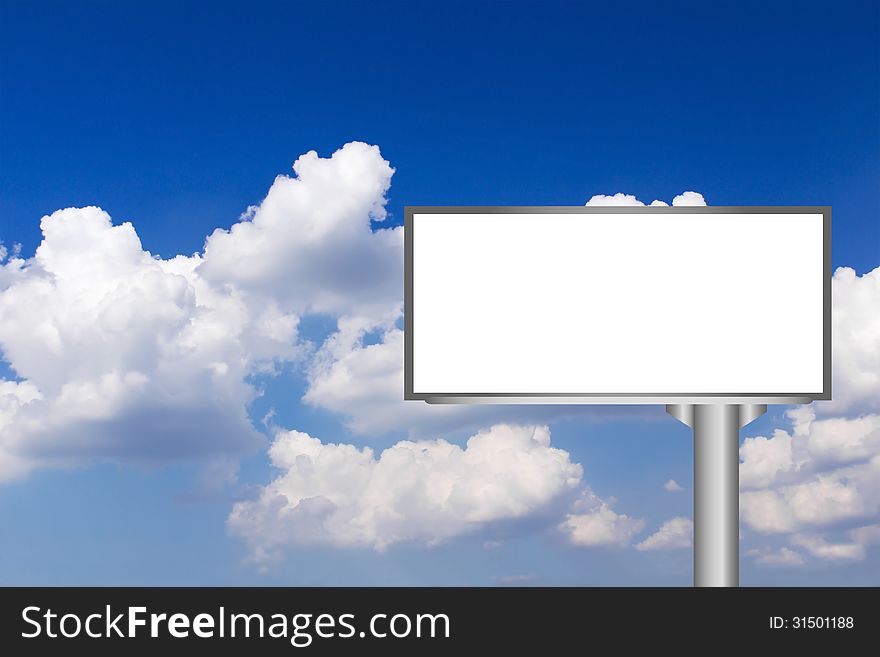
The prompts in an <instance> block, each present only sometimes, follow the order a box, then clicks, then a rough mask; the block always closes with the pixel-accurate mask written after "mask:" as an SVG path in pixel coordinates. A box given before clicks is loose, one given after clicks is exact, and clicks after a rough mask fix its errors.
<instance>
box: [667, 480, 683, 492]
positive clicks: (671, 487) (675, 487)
mask: <svg viewBox="0 0 880 657" xmlns="http://www.w3.org/2000/svg"><path fill="white" fill-rule="evenodd" d="M663 490H665V491H666V492H667V493H678V492H679V491H683V490H684V488H682V487H681V485H680V484H679V483H678V482H677V481H676V480H675V479H670V480H669V481H667V482H666V483H665V484H663Z"/></svg>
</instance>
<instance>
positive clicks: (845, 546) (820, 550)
mask: <svg viewBox="0 0 880 657" xmlns="http://www.w3.org/2000/svg"><path fill="white" fill-rule="evenodd" d="M791 542H792V544H793V545H796V546H798V547H802V548H804V549H805V550H806V551H807V552H809V553H810V554H811V555H813V556H814V557H818V558H819V559H825V560H827V561H861V560H862V559H864V558H865V546H864V545H862V544H860V543H829V542H828V541H826V540H825V539H824V538H823V537H821V536H814V535H801V534H798V535H795V536H793V537H792V539H791Z"/></svg>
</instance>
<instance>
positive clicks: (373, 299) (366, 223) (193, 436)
mask: <svg viewBox="0 0 880 657" xmlns="http://www.w3.org/2000/svg"><path fill="white" fill-rule="evenodd" d="M294 172H295V174H296V176H295V177H289V176H279V177H278V178H277V179H276V180H275V183H274V184H273V185H272V187H271V189H270V190H269V192H268V194H267V196H266V198H265V200H264V201H263V202H262V203H261V204H260V205H259V206H256V207H254V208H252V209H251V210H250V211H249V212H248V213H247V215H246V216H245V217H244V218H243V219H242V220H241V221H239V222H238V223H236V224H235V225H233V227H232V228H231V230H229V231H222V230H218V231H215V232H214V233H213V234H212V235H211V236H210V237H209V238H208V239H207V242H206V245H205V250H204V253H203V254H195V255H192V256H177V257H175V258H170V259H161V258H157V257H154V256H152V255H151V254H150V253H149V252H148V251H146V250H145V249H144V248H143V247H142V245H141V242H140V239H139V238H138V235H137V233H136V231H135V229H134V227H133V226H132V224H130V223H122V224H119V225H114V224H113V222H112V221H111V218H110V216H109V215H108V214H107V213H106V212H104V211H103V210H101V209H100V208H97V207H85V208H68V209H65V210H59V211H57V212H55V213H53V214H51V215H49V216H46V217H43V219H42V220H41V230H42V233H43V238H42V242H41V243H40V245H39V247H38V248H37V250H36V253H35V254H34V256H33V257H31V258H28V259H23V258H21V257H19V254H18V252H17V250H13V254H12V257H11V258H9V259H8V260H7V261H6V262H5V263H3V264H2V265H0V348H2V353H3V357H4V359H5V360H6V361H8V363H9V365H10V366H11V369H12V370H13V372H14V373H15V375H16V379H14V380H4V381H2V386H3V387H2V390H0V479H10V478H14V477H16V476H23V475H25V474H26V473H27V472H28V471H29V470H30V469H32V468H33V467H36V466H40V465H67V464H77V463H82V462H86V461H91V460H106V459H112V460H117V461H140V462H143V461H152V462H167V461H169V460H175V459H180V458H197V459H203V458H215V457H218V456H222V455H225V454H240V453H241V452H243V451H246V450H248V449H251V448H253V447H254V446H256V445H258V444H260V443H261V441H262V437H261V436H260V435H259V434H258V433H257V432H256V431H255V430H254V428H253V426H252V424H251V421H250V419H249V418H248V415H247V406H248V404H249V403H250V402H251V401H252V400H253V399H254V397H255V396H256V395H257V394H259V393H258V390H257V389H256V388H255V387H254V385H253V384H252V383H250V382H249V381H250V377H251V376H252V375H254V374H257V373H272V372H274V371H275V369H276V368H277V366H278V364H279V363H281V362H284V361H290V360H292V359H295V358H297V357H298V355H300V354H301V353H302V345H301V344H300V343H299V341H298V326H299V322H300V319H301V317H302V316H303V314H307V313H321V314H330V315H331V316H337V317H344V316H382V315H383V314H384V313H387V312H388V311H389V308H391V309H393V308H394V307H395V306H399V303H400V301H399V299H400V287H401V282H402V277H401V275H400V271H401V268H402V229H399V228H391V229H383V230H375V231H374V230H371V226H372V222H373V221H382V220H383V219H384V217H385V210H384V206H385V191H386V190H387V188H388V185H389V180H390V177H391V175H392V173H393V170H392V169H391V167H390V165H389V164H388V162H386V161H385V160H384V159H382V157H381V155H380V153H379V150H378V148H376V147H375V146H368V145H366V144H361V143H351V144H347V145H345V146H344V147H343V148H341V149H340V150H338V151H337V152H336V153H334V154H333V155H332V156H331V157H329V158H320V157H318V156H317V154H315V153H314V152H310V153H307V154H306V155H303V156H302V157H301V158H299V159H298V160H297V162H296V164H295V165H294ZM3 255H4V259H6V257H7V256H8V253H7V252H6V251H5V250H4V254H3Z"/></svg>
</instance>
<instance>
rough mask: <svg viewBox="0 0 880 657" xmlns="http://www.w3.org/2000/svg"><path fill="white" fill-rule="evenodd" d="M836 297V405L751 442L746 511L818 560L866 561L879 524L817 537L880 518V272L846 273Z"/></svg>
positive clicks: (744, 466)
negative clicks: (841, 535)
mask: <svg viewBox="0 0 880 657" xmlns="http://www.w3.org/2000/svg"><path fill="white" fill-rule="evenodd" d="M832 294H833V296H832V316H833V324H834V328H833V352H834V357H833V363H834V370H833V378H834V384H833V391H832V392H833V395H834V400H833V401H830V402H814V403H813V404H811V405H809V406H798V407H793V408H791V409H789V411H788V412H787V413H786V415H787V417H788V419H789V420H790V422H791V429H790V430H789V431H786V430H783V429H777V430H775V431H774V433H773V435H772V436H771V437H769V438H768V437H764V436H756V437H750V438H746V439H745V440H744V441H743V444H742V447H741V448H740V458H741V460H742V462H741V465H740V484H741V490H742V492H741V495H740V509H741V513H742V520H743V522H744V523H745V524H746V525H747V526H748V527H750V528H752V529H754V530H756V531H758V532H760V533H766V534H771V533H777V534H778V533H782V534H786V533H787V534H792V535H793V538H792V541H793V543H794V544H795V545H797V546H799V547H801V548H803V549H805V550H806V551H807V552H808V553H809V554H810V555H812V556H814V557H817V558H822V559H830V560H843V561H845V560H851V559H858V558H862V556H863V555H864V546H865V545H868V544H869V543H870V536H872V535H873V534H872V531H873V530H871V529H870V528H871V527H873V526H874V525H869V526H867V527H866V528H861V529H858V528H856V529H853V532H855V533H854V534H852V536H851V539H852V540H851V541H849V542H829V541H828V540H827V539H826V537H825V536H824V535H822V534H818V533H816V532H817V531H826V532H833V531H837V530H839V529H840V528H846V527H850V528H852V527H854V526H855V525H857V524H859V523H863V522H864V521H865V520H869V521H870V520H876V519H877V518H878V516H880V414H878V413H877V410H878V403H880V402H878V400H880V319H878V314H877V312H876V308H878V307H880V269H875V270H874V271H872V272H869V273H867V274H864V275H862V276H857V275H856V274H855V272H854V271H853V270H851V269H848V268H840V269H838V270H837V271H836V272H835V273H834V278H833V280H832ZM805 532H808V533H805ZM859 532H861V533H859Z"/></svg>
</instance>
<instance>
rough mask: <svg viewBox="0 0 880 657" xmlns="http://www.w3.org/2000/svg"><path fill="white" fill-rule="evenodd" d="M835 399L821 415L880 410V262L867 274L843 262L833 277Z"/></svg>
mask: <svg viewBox="0 0 880 657" xmlns="http://www.w3.org/2000/svg"><path fill="white" fill-rule="evenodd" d="M831 299H832V313H831V318H832V319H831V322H832V336H833V350H832V351H833V356H832V362H833V364H834V365H833V388H832V394H833V397H834V399H833V400H832V401H829V402H821V403H820V402H815V403H814V404H813V406H814V407H815V409H816V413H817V414H820V415H847V416H852V415H854V414H860V413H870V412H873V413H877V412H880V313H878V312H877V308H880V267H878V268H877V269H874V270H873V271H871V272H867V273H865V274H863V275H861V276H859V275H857V274H856V272H855V271H854V270H853V269H851V268H849V267H840V268H838V269H837V270H836V271H835V272H834V277H833V279H832V281H831Z"/></svg>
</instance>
